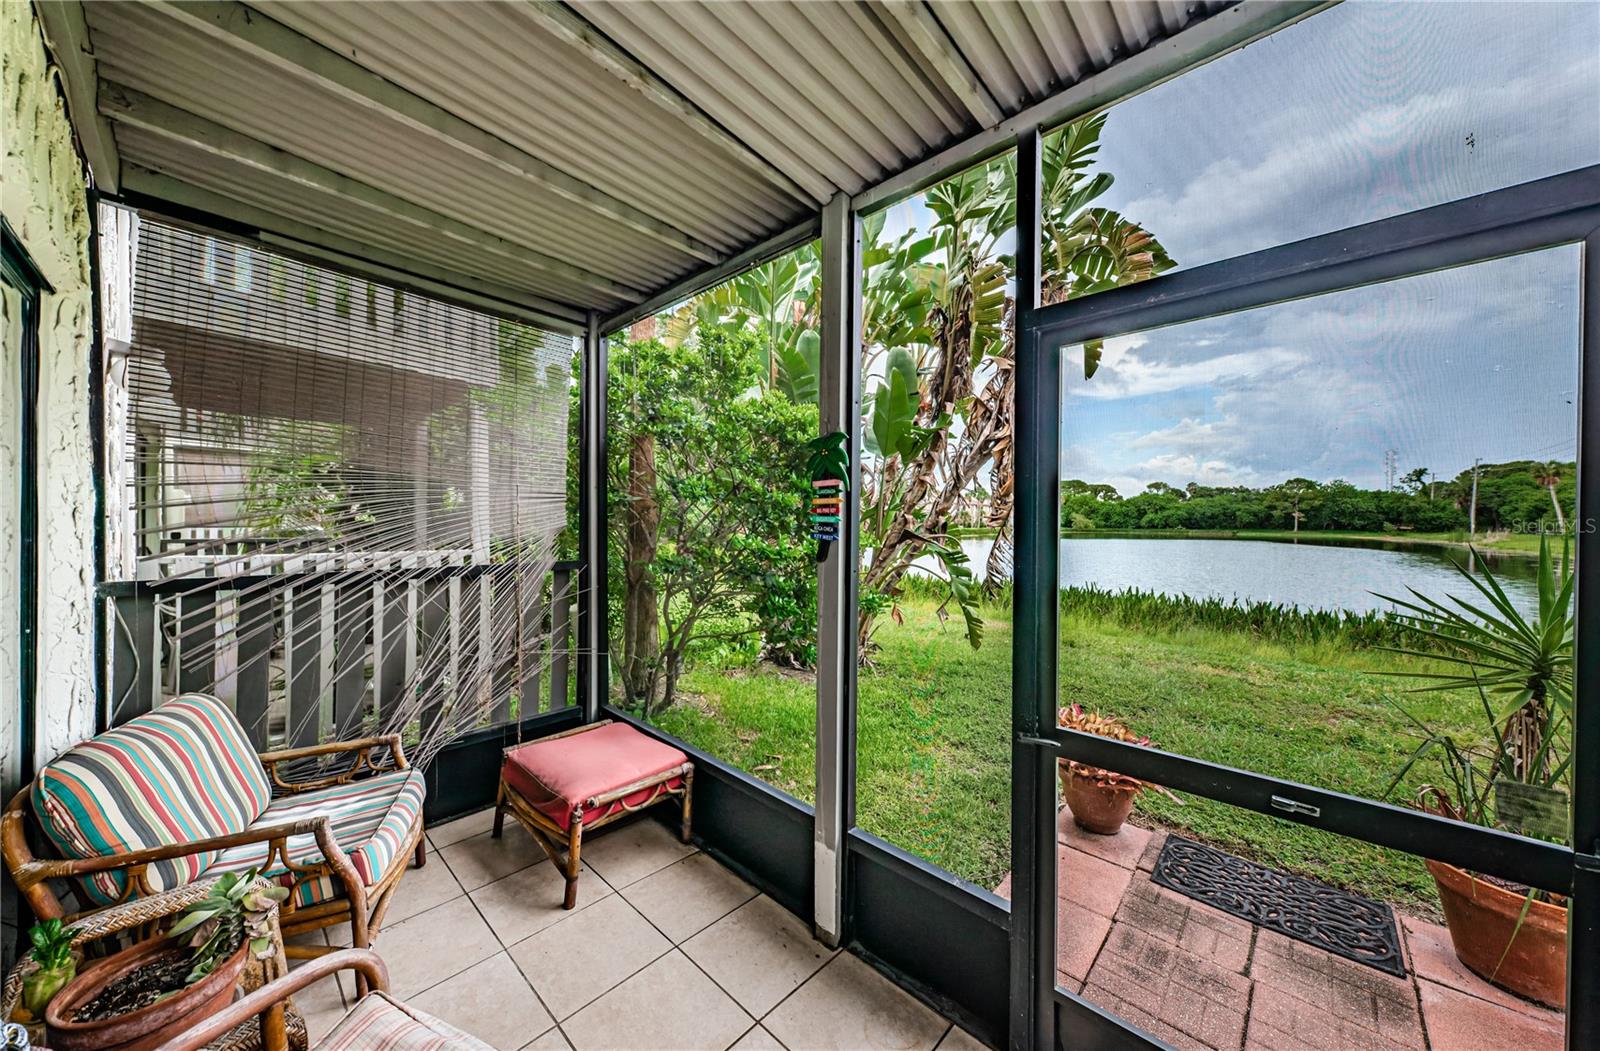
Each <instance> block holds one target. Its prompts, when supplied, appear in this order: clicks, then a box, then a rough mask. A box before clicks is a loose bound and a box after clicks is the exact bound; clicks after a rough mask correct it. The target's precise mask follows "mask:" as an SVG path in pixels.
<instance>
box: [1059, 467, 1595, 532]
mask: <svg viewBox="0 0 1600 1051" xmlns="http://www.w3.org/2000/svg"><path fill="white" fill-rule="evenodd" d="M1575 467H1576V465H1575V464H1573V463H1570V462H1565V463H1562V462H1541V461H1534V460H1513V461H1511V462H1509V463H1499V464H1483V465H1481V466H1480V467H1479V468H1478V495H1477V525H1478V531H1479V532H1504V531H1512V530H1520V531H1525V532H1532V531H1536V530H1541V529H1542V530H1547V531H1551V532H1555V531H1564V530H1565V529H1566V528H1567V523H1568V522H1569V521H1570V519H1571V516H1572V508H1573V504H1574V501H1575V499H1576V491H1577V490H1576V482H1575V479H1576V469H1575ZM1472 475H1473V472H1472V470H1471V469H1470V468H1469V469H1467V470H1465V471H1462V472H1461V473H1460V474H1458V475H1456V476H1455V477H1454V478H1452V479H1449V480H1443V479H1434V478H1433V476H1432V473H1431V472H1430V471H1429V470H1428V469H1427V468H1425V467H1418V468H1416V469H1414V470H1412V471H1410V472H1408V473H1406V474H1405V475H1403V476H1402V477H1401V478H1400V479H1399V480H1398V482H1397V485H1396V487H1395V488H1394V489H1361V488H1358V487H1356V486H1354V485H1351V484H1350V483H1349V482H1346V481H1343V480H1335V481H1331V482H1317V481H1313V480H1311V479H1309V478H1290V479H1287V480H1285V481H1283V482H1280V483H1279V484H1277V485H1272V486H1267V487H1266V488H1263V489H1251V488H1249V487H1247V486H1206V485H1198V484H1195V483H1193V482H1191V483H1190V484H1189V485H1187V486H1183V487H1181V488H1180V487H1178V486H1174V485H1169V484H1167V483H1165V482H1152V483H1150V485H1148V486H1147V487H1146V488H1145V491H1144V492H1142V493H1140V494H1138V495H1137V496H1131V497H1123V496H1122V495H1121V494H1120V493H1119V492H1118V491H1117V490H1116V489H1115V488H1114V487H1112V486H1110V485H1106V484H1104V483H1091V482H1085V481H1083V480H1081V479H1076V478H1074V479H1071V480H1068V481H1065V482H1062V483H1061V526H1062V528H1063V529H1080V530H1087V529H1290V530H1301V529H1305V530H1354V531H1359V532H1379V531H1384V530H1414V531H1416V532H1424V533H1448V532H1455V531H1465V530H1466V528H1467V522H1468V515H1469V509H1470V507H1471V504H1472V481H1473V479H1472Z"/></svg>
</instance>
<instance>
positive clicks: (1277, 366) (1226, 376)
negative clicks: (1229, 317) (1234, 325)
mask: <svg viewBox="0 0 1600 1051" xmlns="http://www.w3.org/2000/svg"><path fill="white" fill-rule="evenodd" d="M1151 338H1152V337H1151V336H1147V335H1137V336H1124V337H1121V338H1118V339H1112V340H1108V341H1107V342H1106V345H1105V348H1104V351H1103V352H1102V354H1101V358H1100V368H1099V371H1098V372H1096V373H1095V375H1094V378H1093V379H1092V380H1089V381H1088V382H1087V383H1075V384H1074V385H1073V388H1072V393H1073V394H1080V395H1083V396H1085V397H1089V398H1137V397H1142V396H1145V395H1150V394H1169V393H1172V392H1173V391H1179V390H1183V389H1185V388H1189V387H1202V386H1211V385H1217V384H1224V383H1230V382H1237V381H1240V380H1248V379H1255V378H1259V377H1262V376H1267V375H1272V374H1276V373H1282V372H1285V371H1287V370H1290V369H1293V368H1295V367H1296V366H1298V365H1300V364H1302V363H1303V362H1304V360H1305V358H1304V356H1303V355H1302V354H1299V353H1297V352H1295V351H1292V350H1287V349H1285V348H1282V347H1261V348H1257V349H1251V350H1247V351H1235V352H1231V353H1225V354H1219V355H1216V356H1214V357H1209V358H1204V359H1200V360H1188V361H1184V360H1180V361H1159V360H1149V359H1148V358H1147V357H1146V356H1144V355H1142V354H1141V353H1140V349H1141V348H1143V347H1145V346H1147V345H1148V344H1149V341H1150V339H1151ZM1207 342H1208V343H1211V342H1215V341H1207Z"/></svg>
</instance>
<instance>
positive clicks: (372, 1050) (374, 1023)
mask: <svg viewBox="0 0 1600 1051" xmlns="http://www.w3.org/2000/svg"><path fill="white" fill-rule="evenodd" d="M315 1051H493V1048H491V1047H489V1045H488V1044H485V1043H484V1042H483V1041H481V1040H478V1039H475V1038H474V1037H470V1036H468V1035H467V1034H466V1033H463V1032H462V1031H461V1030H459V1029H457V1028H456V1027H455V1026H452V1025H448V1024H446V1023H444V1022H441V1021H439V1019H437V1018H435V1017H433V1016H432V1015H430V1014H427V1013H426V1012H423V1011H419V1010H417V1009H416V1008H414V1007H411V1006H410V1005H408V1004H404V1003H401V1002H400V1001H398V1000H395V999H392V998H390V997H389V996H388V995H387V994H385V993H370V994H368V995H367V996H366V997H365V998H364V999H363V1000H362V1001H361V1002H360V1003H358V1004H356V1005H355V1006H354V1007H352V1008H351V1009H350V1013H349V1014H347V1015H345V1016H344V1017H343V1018H341V1019H340V1020H339V1023H338V1024H337V1025H335V1026H334V1027H333V1030H332V1031H331V1032H329V1033H328V1035H327V1036H325V1037H323V1038H322V1039H321V1040H320V1041H318V1042H317V1046H316V1049H315Z"/></svg>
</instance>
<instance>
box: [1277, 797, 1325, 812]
mask: <svg viewBox="0 0 1600 1051" xmlns="http://www.w3.org/2000/svg"><path fill="white" fill-rule="evenodd" d="M1272 809H1274V810H1283V811H1286V812H1288V813H1290V814H1304V815H1305V816H1306V817H1321V816H1322V808H1321V807H1319V806H1312V805H1311V804H1310V803H1302V802H1300V800H1298V799H1290V798H1289V797H1288V796H1273V797H1272Z"/></svg>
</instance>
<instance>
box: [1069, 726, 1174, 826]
mask: <svg viewBox="0 0 1600 1051" xmlns="http://www.w3.org/2000/svg"><path fill="white" fill-rule="evenodd" d="M1056 725H1058V726H1061V727H1064V728H1066V729H1068V730H1079V731H1082V732H1083V733H1090V734H1095V735H1096V736H1098V737H1109V738H1111V739H1112V740H1115V741H1127V742H1128V743H1129V744H1137V745H1144V746H1145V747H1149V745H1150V738H1148V737H1140V736H1139V735H1138V734H1136V733H1134V732H1133V731H1132V730H1130V729H1128V728H1127V726H1125V725H1124V724H1123V723H1122V722H1121V721H1120V720H1118V719H1114V718H1112V717H1111V716H1108V715H1101V714H1099V713H1098V712H1086V711H1084V710H1083V708H1082V706H1080V705H1076V704H1071V705H1068V706H1066V707H1065V708H1061V709H1058V710H1057V712H1056ZM1058 776H1059V777H1060V778H1061V796H1062V798H1063V799H1065V800H1066V803H1067V809H1068V810H1071V811H1072V820H1073V821H1075V822H1077V824H1078V827H1079V828H1081V829H1083V830H1084V831H1086V832H1093V833H1095V834H1096V835H1100V836H1114V835H1116V834H1117V832H1118V831H1120V830H1121V828H1122V825H1123V822H1125V821H1127V820H1128V814H1129V813H1130V812H1132V810H1133V801H1134V799H1135V798H1136V797H1137V796H1138V795H1139V793H1140V792H1143V791H1147V790H1149V791H1156V792H1160V793H1162V794H1163V795H1165V796H1167V797H1168V798H1169V799H1172V800H1173V801H1174V802H1181V800H1179V799H1178V797H1177V796H1175V795H1173V794H1172V793H1171V792H1168V791H1167V790H1166V789H1165V788H1162V787H1161V786H1160V785H1153V784H1151V783H1150V782H1148V781H1141V780H1139V778H1137V777H1131V776H1129V775H1128V774H1119V773H1117V772H1116V771H1115V770H1106V769H1103V768H1102V767H1098V766H1090V765H1088V764H1087V763H1079V762H1075V761H1074V760H1071V759H1062V760H1061V761H1060V762H1059V763H1058Z"/></svg>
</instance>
